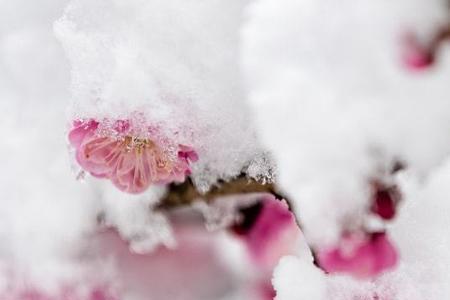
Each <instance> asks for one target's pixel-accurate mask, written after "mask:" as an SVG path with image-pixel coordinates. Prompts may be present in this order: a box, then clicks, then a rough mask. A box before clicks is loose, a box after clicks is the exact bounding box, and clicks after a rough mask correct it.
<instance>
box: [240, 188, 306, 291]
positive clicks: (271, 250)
mask: <svg viewBox="0 0 450 300" xmlns="http://www.w3.org/2000/svg"><path fill="white" fill-rule="evenodd" d="M241 212H242V214H243V219H242V220H241V222H240V223H238V224H236V225H234V226H233V228H232V229H233V232H235V233H237V234H238V236H239V237H241V239H242V241H243V242H244V244H245V246H246V248H247V250H248V252H249V254H250V259H251V260H252V262H253V264H254V266H255V269H257V270H258V272H260V274H261V278H260V281H259V284H258V286H257V287H256V288H257V290H258V291H259V295H260V297H261V299H267V300H269V299H273V298H274V297H275V291H274V289H273V287H272V284H271V278H272V272H273V269H274V268H275V266H276V265H277V264H278V261H279V260H280V258H281V257H283V256H285V255H290V254H295V250H296V249H295V248H296V247H295V246H296V245H297V244H298V241H299V238H301V231H300V228H299V227H298V225H297V223H296V221H295V217H294V215H293V214H292V212H291V211H290V210H289V207H288V204H287V202H286V201H284V200H278V199H276V198H275V197H274V196H272V195H268V196H265V197H264V198H263V199H261V200H260V201H259V202H258V203H256V204H255V205H253V206H251V207H248V208H244V209H242V210H241Z"/></svg>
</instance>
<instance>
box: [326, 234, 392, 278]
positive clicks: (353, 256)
mask: <svg viewBox="0 0 450 300" xmlns="http://www.w3.org/2000/svg"><path fill="white" fill-rule="evenodd" d="M397 260H398V255H397V252H396V250H395V248H394V247H393V246H392V244H391V242H390V241H389V239H388V238H387V235H386V234H385V233H384V232H379V233H371V234H366V235H363V236H361V234H357V233H356V234H346V235H344V236H343V238H342V241H341V244H340V245H339V246H337V247H334V248H331V249H325V250H321V251H319V252H318V261H319V264H320V266H321V267H322V268H323V269H324V270H325V271H327V272H330V273H349V274H351V275H353V276H356V277H361V278H364V277H372V276H376V275H378V274H380V273H382V272H383V271H385V270H387V269H390V268H392V267H394V266H395V265H396V264H397Z"/></svg>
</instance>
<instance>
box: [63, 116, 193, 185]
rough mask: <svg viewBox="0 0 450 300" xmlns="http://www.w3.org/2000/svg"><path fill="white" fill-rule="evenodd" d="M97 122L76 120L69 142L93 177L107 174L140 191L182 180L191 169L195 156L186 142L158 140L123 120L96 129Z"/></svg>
mask: <svg viewBox="0 0 450 300" xmlns="http://www.w3.org/2000/svg"><path fill="white" fill-rule="evenodd" d="M100 125H101V124H100V122H98V121H96V120H93V119H89V120H76V121H74V122H73V127H72V129H71V130H70V132H69V142H70V144H71V145H72V147H74V148H75V157H76V161H77V162H78V164H79V165H80V166H81V168H82V169H83V170H85V171H87V172H89V173H90V174H91V175H92V176H94V177H97V178H107V179H109V180H111V182H112V183H113V184H114V185H115V186H116V187H117V188H119V189H120V190H122V191H124V192H128V193H132V194H137V193H142V192H143V191H145V190H146V189H147V188H148V187H149V186H150V185H151V184H166V183H170V182H174V181H175V182H182V181H184V179H185V177H186V175H189V174H190V172H191V169H190V163H191V162H195V161H197V160H198V156H197V153H196V152H195V151H194V150H193V149H192V148H191V147H189V146H186V145H177V144H174V145H172V144H173V143H172V144H169V145H166V144H164V145H163V143H160V142H158V139H156V138H152V135H151V134H152V131H154V130H151V129H148V132H147V135H145V136H142V135H137V134H135V133H134V132H133V130H132V126H131V123H130V122H129V121H127V120H117V121H115V122H113V126H112V128H111V129H108V130H104V129H103V128H102V130H101V129H100Z"/></svg>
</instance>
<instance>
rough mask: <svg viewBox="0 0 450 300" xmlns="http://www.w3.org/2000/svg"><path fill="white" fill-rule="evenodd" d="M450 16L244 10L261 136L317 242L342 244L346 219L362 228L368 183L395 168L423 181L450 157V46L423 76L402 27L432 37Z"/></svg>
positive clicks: (360, 6) (436, 10) (276, 7)
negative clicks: (411, 61) (407, 57)
mask: <svg viewBox="0 0 450 300" xmlns="http://www.w3.org/2000/svg"><path fill="white" fill-rule="evenodd" d="M338 7H339V8H338ZM419 11H420V14H418V13H417V12H419ZM448 17H449V15H448V13H447V10H446V2H445V1H440V0H436V1H431V2H430V1H420V0H417V1H395V2H393V1H370V0H367V1H352V0H348V1H341V2H339V4H338V3H336V2H333V1H328V0H321V1H312V0H311V1H308V0H302V1H292V0H282V1H273V0H272V1H271V0H262V1H256V2H254V3H253V4H252V5H250V6H249V8H248V9H247V19H248V22H247V23H246V25H245V26H244V28H243V31H242V40H243V45H242V65H243V69H244V72H245V74H246V79H247V83H248V85H247V88H248V94H249V99H250V102H251V104H252V107H253V109H254V111H255V113H256V118H257V123H258V127H259V135H260V136H261V138H262V140H263V141H264V144H265V145H266V146H267V147H268V148H269V149H270V150H271V151H272V153H273V155H274V157H275V160H276V162H277V164H278V167H279V182H280V184H281V186H282V187H283V188H284V189H285V190H286V192H287V193H288V194H289V196H290V198H292V199H294V201H295V204H296V209H297V214H298V215H301V216H302V223H303V224H304V230H305V233H306V235H307V236H308V237H309V239H310V241H311V242H312V243H313V244H324V243H327V242H330V241H333V240H335V239H336V238H337V236H338V234H339V232H340V228H342V226H343V223H344V222H346V223H351V224H354V225H351V226H357V224H361V223H363V222H364V219H366V218H367V214H365V213H364V210H365V208H366V207H367V206H368V205H369V203H368V200H369V197H368V194H369V187H368V182H369V181H370V180H372V179H376V178H382V179H383V180H388V181H393V182H395V178H392V176H391V175H390V174H389V170H390V169H391V168H392V166H393V165H394V163H395V162H396V161H400V162H401V163H403V164H405V165H406V166H407V167H408V168H409V169H410V170H413V171H414V172H417V173H419V174H422V175H424V174H427V173H428V172H429V171H430V170H432V169H433V168H434V167H435V166H437V165H438V164H439V163H441V162H442V161H443V159H444V158H445V157H446V155H447V154H448V153H449V150H450V143H449V142H448V139H447V136H448V132H449V130H450V122H449V120H450V118H449V117H450V115H449V113H448V112H449V111H450V110H449V108H450V107H449V106H450V104H449V102H448V101H447V95H448V93H449V92H450V86H449V85H448V84H447V83H446V81H447V78H448V75H449V73H448V72H449V71H448V70H449V68H448V67H449V63H450V59H449V58H450V56H449V55H448V54H447V52H444V51H442V53H440V57H439V63H438V64H436V66H434V67H433V68H431V69H430V70H425V71H424V72H420V73H415V72H409V70H407V69H406V68H405V67H404V66H403V65H402V62H401V58H400V56H401V37H402V35H403V34H405V32H409V31H413V32H417V33H418V34H420V35H425V36H427V34H431V32H433V30H435V31H436V30H437V29H438V28H439V26H443V25H445V24H446V22H447V20H448ZM324 228H326V230H323V229H324Z"/></svg>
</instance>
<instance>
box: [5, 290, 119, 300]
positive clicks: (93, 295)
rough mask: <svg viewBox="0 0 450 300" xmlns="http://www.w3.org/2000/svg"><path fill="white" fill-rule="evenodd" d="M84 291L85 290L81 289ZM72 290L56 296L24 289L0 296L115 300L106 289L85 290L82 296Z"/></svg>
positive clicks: (29, 299)
mask: <svg viewBox="0 0 450 300" xmlns="http://www.w3.org/2000/svg"><path fill="white" fill-rule="evenodd" d="M83 289H86V288H83ZM76 290H77V289H76V288H75V287H73V288H64V289H61V291H59V292H58V293H56V294H52V293H48V292H44V291H43V290H39V289H36V288H25V289H24V290H23V291H10V292H9V293H8V294H7V295H0V296H1V298H0V299H2V300H117V299H118V298H116V297H114V296H112V294H111V292H110V291H109V290H108V288H106V287H96V288H87V291H84V292H83V293H82V294H81V293H78V292H77V291H76Z"/></svg>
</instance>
